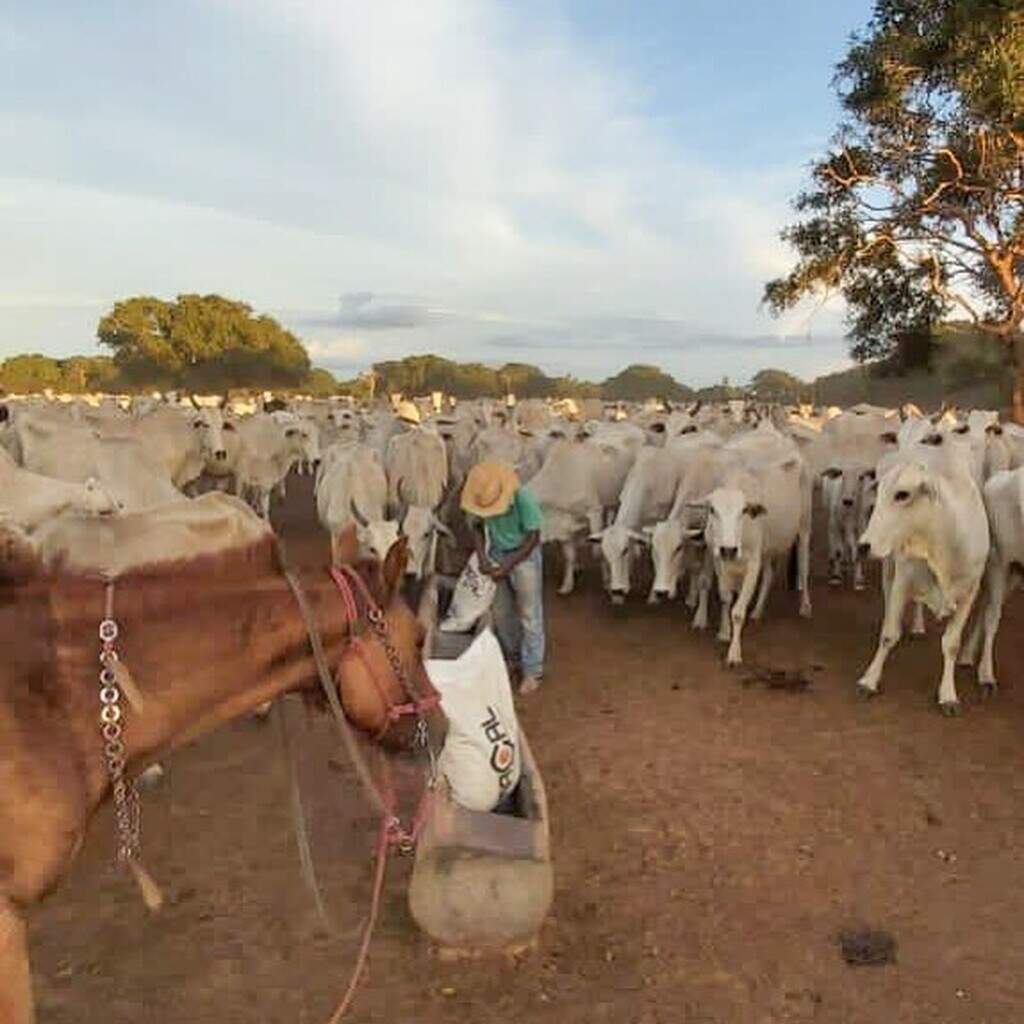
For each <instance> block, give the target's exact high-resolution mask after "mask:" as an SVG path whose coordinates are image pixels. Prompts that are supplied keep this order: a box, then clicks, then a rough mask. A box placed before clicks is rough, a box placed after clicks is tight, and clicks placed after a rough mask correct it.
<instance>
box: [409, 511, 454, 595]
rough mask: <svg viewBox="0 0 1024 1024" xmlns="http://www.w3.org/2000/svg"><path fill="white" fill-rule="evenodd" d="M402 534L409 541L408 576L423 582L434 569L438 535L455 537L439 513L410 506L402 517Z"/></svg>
mask: <svg viewBox="0 0 1024 1024" xmlns="http://www.w3.org/2000/svg"><path fill="white" fill-rule="evenodd" d="M402 533H403V534H404V535H405V536H406V537H407V538H408V540H409V562H408V565H407V566H406V570H405V571H406V575H408V576H412V577H413V578H415V579H418V580H421V579H423V578H424V577H425V576H427V575H429V574H430V572H431V571H432V569H433V564H434V556H435V554H436V551H437V535H438V534H439V533H443V534H444V535H445V536H446V537H449V538H451V537H452V536H453V534H452V531H451V530H449V529H448V527H447V526H446V525H445V524H444V523H443V522H441V520H440V519H439V518H438V516H437V513H436V512H435V511H434V510H433V509H432V508H428V507H427V506H425V505H410V506H409V507H408V508H407V509H406V511H405V514H404V515H403V516H402Z"/></svg>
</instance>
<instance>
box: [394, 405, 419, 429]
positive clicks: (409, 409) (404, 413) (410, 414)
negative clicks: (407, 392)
mask: <svg viewBox="0 0 1024 1024" xmlns="http://www.w3.org/2000/svg"><path fill="white" fill-rule="evenodd" d="M395 415H396V416H397V417H398V418H399V419H400V420H403V421H404V422H405V423H411V424H413V425H414V426H417V425H419V422H420V411H419V409H418V408H416V404H415V403H414V402H409V401H405V402H399V403H398V408H396V409H395Z"/></svg>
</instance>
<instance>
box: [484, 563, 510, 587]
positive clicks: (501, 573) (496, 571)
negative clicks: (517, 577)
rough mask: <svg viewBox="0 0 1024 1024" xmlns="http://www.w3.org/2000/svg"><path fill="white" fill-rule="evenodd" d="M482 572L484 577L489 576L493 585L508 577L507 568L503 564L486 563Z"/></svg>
mask: <svg viewBox="0 0 1024 1024" xmlns="http://www.w3.org/2000/svg"><path fill="white" fill-rule="evenodd" d="M482 571H483V573H484V575H485V576H490V577H491V579H492V580H494V582H495V583H497V582H498V580H503V579H504V578H505V577H506V576H507V575H508V567H507V566H506V565H505V564H504V563H503V562H488V563H487V564H486V565H485V566H484V567H483V570H482Z"/></svg>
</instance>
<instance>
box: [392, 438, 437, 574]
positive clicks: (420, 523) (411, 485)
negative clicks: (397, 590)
mask: <svg viewBox="0 0 1024 1024" xmlns="http://www.w3.org/2000/svg"><path fill="white" fill-rule="evenodd" d="M384 468H385V470H386V471H387V477H388V504H389V506H390V507H391V508H392V509H397V510H398V511H399V522H400V523H401V529H402V533H404V534H405V536H406V537H408V538H409V564H408V566H407V567H406V573H407V574H408V575H410V576H413V577H415V578H416V579H423V578H424V577H426V576H429V575H430V574H431V573H433V571H434V566H435V563H436V560H437V535H438V533H443V534H446V535H450V532H451V531H450V530H449V529H448V527H447V526H446V525H445V524H444V523H442V522H441V520H440V519H439V518H438V516H437V510H438V509H439V508H440V507H441V504H442V503H443V502H444V498H445V489H446V488H447V486H448V450H447V449H446V448H445V444H444V441H443V440H442V438H441V436H440V435H439V434H437V433H435V432H434V431H433V430H431V429H430V428H428V427H414V428H413V429H411V430H407V431H405V432H404V433H401V434H396V435H395V436H394V437H392V438H391V440H390V441H388V447H387V454H386V455H385V457H384Z"/></svg>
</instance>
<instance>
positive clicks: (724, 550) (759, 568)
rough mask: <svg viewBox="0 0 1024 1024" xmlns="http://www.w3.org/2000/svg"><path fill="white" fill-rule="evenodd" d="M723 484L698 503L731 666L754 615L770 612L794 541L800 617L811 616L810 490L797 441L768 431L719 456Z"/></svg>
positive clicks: (737, 661) (741, 439) (721, 634)
mask: <svg viewBox="0 0 1024 1024" xmlns="http://www.w3.org/2000/svg"><path fill="white" fill-rule="evenodd" d="M721 459H722V477H721V482H720V483H719V484H718V486H716V487H715V489H714V490H713V491H712V492H711V493H710V494H709V495H708V496H707V497H706V499H705V500H704V501H703V502H701V503H699V504H698V506H697V507H698V508H699V507H703V508H704V509H705V510H706V515H707V519H706V522H705V525H704V528H703V534H704V541H705V543H706V544H707V546H708V548H709V550H710V552H711V556H712V558H713V559H714V565H715V575H716V576H717V579H718V593H719V597H720V599H721V601H722V618H721V624H720V626H719V631H718V638H719V640H721V641H723V642H725V641H728V642H729V650H728V652H727V654H726V663H727V664H729V665H739V664H741V662H742V660H743V651H742V632H743V624H744V622H745V620H746V616H747V609H748V608H749V606H750V603H751V601H752V600H753V597H754V591H755V589H756V588H757V585H758V581H759V580H760V584H761V589H760V593H759V594H758V597H757V603H756V604H755V606H754V609H753V611H752V613H751V617H752V618H753V619H759V618H760V617H761V615H762V614H763V612H764V607H765V604H766V602H767V600H768V594H769V592H770V590H771V585H772V582H773V580H774V576H775V562H776V560H777V559H784V558H787V557H788V556H789V554H790V552H791V551H792V549H793V546H794V545H796V548H797V587H798V589H799V590H800V614H801V615H803V616H804V617H809V616H810V614H811V598H810V587H809V572H810V539H811V493H812V482H811V478H810V473H809V471H808V470H807V467H806V465H805V463H804V461H803V459H802V458H801V456H800V454H799V452H798V451H797V449H796V446H795V445H794V444H793V442H791V441H789V440H788V439H780V438H773V437H771V436H770V435H760V436H757V435H754V434H747V435H740V436H739V437H737V438H735V439H734V440H733V441H731V442H730V443H729V445H727V446H726V447H725V448H724V449H723V451H722V454H721Z"/></svg>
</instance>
